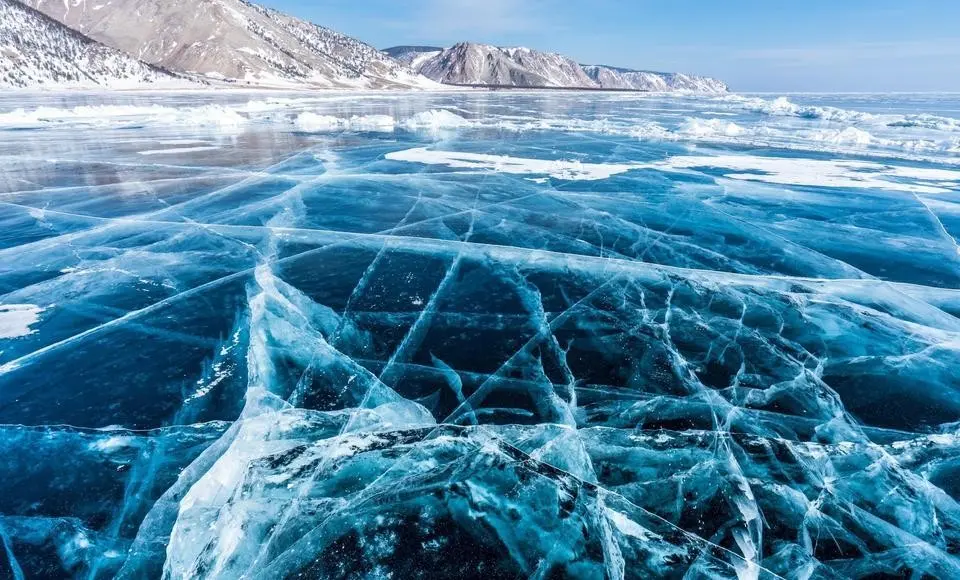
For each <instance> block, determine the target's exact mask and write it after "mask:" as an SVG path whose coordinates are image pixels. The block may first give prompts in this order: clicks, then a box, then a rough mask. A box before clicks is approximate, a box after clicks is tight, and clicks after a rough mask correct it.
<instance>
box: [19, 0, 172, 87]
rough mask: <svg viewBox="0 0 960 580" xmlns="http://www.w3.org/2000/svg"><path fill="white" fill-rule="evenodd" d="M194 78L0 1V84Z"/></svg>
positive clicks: (161, 82)
mask: <svg viewBox="0 0 960 580" xmlns="http://www.w3.org/2000/svg"><path fill="white" fill-rule="evenodd" d="M189 84H190V83H189V82H188V81H185V80H182V79H180V78H177V77H175V76H173V75H171V74H169V73H167V72H165V71H163V70H161V69H158V68H156V67H153V66H150V65H148V64H145V63H143V62H141V61H138V60H137V59H135V58H133V57H131V56H129V55H127V54H125V53H123V52H121V51H118V50H116V49H113V48H110V47H107V46H104V45H102V44H100V43H99V42H96V41H94V40H91V39H90V38H87V37H85V36H84V35H82V34H80V33H78V32H76V31H74V30H70V29H69V28H67V27H65V26H63V25H62V24H60V23H59V22H56V21H55V20H52V19H50V18H48V17H47V16H44V15H43V14H41V13H39V12H37V11H36V10H33V9H32V8H29V7H27V6H24V5H22V4H20V3H18V2H15V1H14V0H0V87H3V88H27V87H50V88H53V87H63V88H100V87H103V88H135V87H141V86H151V87H156V86H180V87H185V86H188V85H189Z"/></svg>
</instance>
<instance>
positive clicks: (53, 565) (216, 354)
mask: <svg viewBox="0 0 960 580" xmlns="http://www.w3.org/2000/svg"><path fill="white" fill-rule="evenodd" d="M808 98H809V99H812V100H811V101H810V102H804V103H803V104H802V106H801V105H794V104H793V103H791V102H790V101H787V100H785V99H778V100H776V101H763V100H760V99H753V98H744V97H683V96H672V97H664V96H656V95H641V94H636V95H627V94H610V95H605V94H593V93H591V94H589V95H581V94H578V93H564V94H544V93H536V92H534V93H522V92H521V93H507V94H495V93H494V94H489V93H454V94H429V93H426V94H417V95H409V94H404V95H389V94H359V95H350V96H345V95H336V94H334V95H321V96H304V95H291V96H289V97H288V96H283V97H276V96H274V95H266V96H264V97H263V98H262V99H260V98H259V97H251V96H250V94H244V95H227V96H224V95H217V96H213V95H202V94H191V95H177V94H174V93H171V94H165V95H153V96H149V95H130V96H113V97H105V96H102V95H101V96H79V95H74V96H62V95H44V96H42V97H41V96H38V97H37V98H36V99H35V101H37V102H34V103H33V104H32V105H30V106H27V105H25V103H23V102H18V100H17V99H21V100H22V96H19V97H18V96H16V95H15V96H5V97H3V99H2V100H0V133H2V134H3V137H4V138H3V139H2V140H0V166H2V168H3V171H2V176H0V481H2V482H3V483H2V484H0V486H2V491H3V493H0V544H2V546H0V548H2V549H0V577H4V578H7V577H10V578H17V579H19V578H35V577H53V578H60V577H75V578H90V579H97V578H130V579H135V578H155V577H157V578H158V577H165V578H171V579H179V578H222V579H233V578H293V577H300V578H418V577H424V578H425V577H430V578H612V579H620V578H651V577H677V578H679V577H688V578H742V579H747V578H804V579H806V578H847V577H851V578H866V577H879V576H882V575H887V576H897V577H915V578H956V577H960V560H958V552H960V506H958V504H957V500H958V498H960V253H958V243H957V238H958V236H960V185H958V184H960V168H958V164H960V156H958V154H960V150H958V145H957V141H956V136H955V134H956V131H955V129H956V126H957V124H956V123H957V122H956V120H955V119H952V118H951V117H950V116H949V115H950V114H951V113H950V111H956V110H957V109H958V104H957V103H956V102H955V101H951V100H950V97H940V98H938V99H939V100H938V99H933V98H931V99H928V100H925V101H921V102H919V104H918V101H916V100H910V101H902V102H901V101H898V100H897V98H896V97H880V96H875V97H865V96H857V97H833V98H828V97H817V98H814V97H808ZM249 99H257V100H249ZM817 99H820V100H817ZM920 105H922V106H923V107H924V110H921V111H918V110H916V107H917V106H920ZM31 107H33V108H31ZM856 108H860V109H863V110H862V111H858V110H855V109H856ZM796 111H801V112H802V114H800V113H796V114H794V113H795V112H796ZM871 111H879V112H871ZM217 115H222V116H224V118H226V119H229V120H230V122H229V123H224V122H218V121H217V120H216V116H217ZM918 115H919V116H918ZM718 117H722V120H720V119H718ZM917 119H920V120H923V122H922V123H921V122H919V121H917ZM91 128H93V129H95V131H94V133H93V134H91Z"/></svg>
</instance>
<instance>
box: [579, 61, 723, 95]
mask: <svg viewBox="0 0 960 580" xmlns="http://www.w3.org/2000/svg"><path fill="white" fill-rule="evenodd" d="M583 70H584V71H585V72H586V73H587V76H589V77H590V78H591V79H593V81H594V82H595V83H597V84H598V85H599V86H600V87H601V88H604V89H637V90H641V91H696V92H700V93H725V92H727V85H726V83H724V82H723V81H719V80H717V79H712V78H710V77H701V76H694V75H685V74H681V73H661V72H650V71H640V70H632V69H628V68H619V67H613V66H606V65H584V66H583Z"/></svg>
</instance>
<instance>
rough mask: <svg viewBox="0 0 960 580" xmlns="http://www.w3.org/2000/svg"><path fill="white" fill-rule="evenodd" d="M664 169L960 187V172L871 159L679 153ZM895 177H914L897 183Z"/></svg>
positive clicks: (799, 180)
mask: <svg viewBox="0 0 960 580" xmlns="http://www.w3.org/2000/svg"><path fill="white" fill-rule="evenodd" d="M659 165H660V166H661V167H664V168H667V169H708V168H713V169H720V170H724V171H725V173H724V177H727V178H729V179H737V180H741V181H759V182H765V183H774V184H778V185H799V186H809V187H843V188H853V189H885V190H893V191H906V192H911V193H931V194H936V193H949V192H950V191H951V190H952V189H956V188H957V187H960V171H956V170H949V169H934V168H920V167H893V166H890V165H884V164H881V163H874V162H870V161H852V160H824V159H805V158H782V157H761V156H757V155H717V156H693V155H692V156H678V157H671V158H670V159H668V160H667V161H664V162H662V163H660V164H659ZM897 179H903V180H913V181H912V182H898V181H895V180H897Z"/></svg>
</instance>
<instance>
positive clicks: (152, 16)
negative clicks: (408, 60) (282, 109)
mask: <svg viewBox="0 0 960 580" xmlns="http://www.w3.org/2000/svg"><path fill="white" fill-rule="evenodd" d="M24 2H25V3H27V4H30V5H32V6H34V7H35V8H37V9H39V10H41V11H43V12H44V13H46V14H47V15H48V16H50V17H52V18H54V19H56V20H58V21H60V22H62V23H64V24H66V25H67V26H69V27H71V28H74V29H76V30H79V31H81V32H83V33H84V34H87V35H89V36H90V37H91V38H94V39H95V40H98V41H100V42H102V43H104V44H107V45H109V46H112V47H115V48H117V49H120V50H123V51H125V52H128V53H130V54H133V55H136V56H137V57H138V58H140V59H141V60H144V61H146V62H149V63H151V64H154V65H158V66H162V67H164V68H167V69H170V70H174V71H180V72H188V73H199V74H201V75H205V76H206V77H208V78H212V79H221V80H226V81H230V82H236V83H237V84H242V85H255V86H277V87H294V86H304V85H306V86H314V87H331V88H336V87H344V88H348V87H349V88H400V87H411V86H413V87H429V86H433V83H432V82H431V81H429V80H427V79H425V78H423V77H422V76H419V75H417V74H416V73H414V72H413V71H412V70H411V69H409V68H408V67H406V66H404V65H401V64H400V63H398V62H396V61H395V60H393V59H392V58H390V57H389V56H386V55H384V54H383V53H382V52H380V51H378V50H376V49H375V48H373V47H371V46H369V45H367V44H364V43H362V42H360V41H357V40H355V39H353V38H350V37H349V36H346V35H343V34H340V33H338V32H335V31H333V30H330V29H328V28H324V27H322V26H317V25H314V24H311V23H309V22H306V21H303V20H299V19H297V18H293V17H290V16H287V15H285V14H282V13H280V12H277V11H275V10H271V9H268V8H264V7H262V6H258V5H256V4H251V3H249V2H245V1H244V0H197V1H195V2H189V3H186V2H167V1H165V0H102V2H98V3H88V2H85V1H84V0H24Z"/></svg>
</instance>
